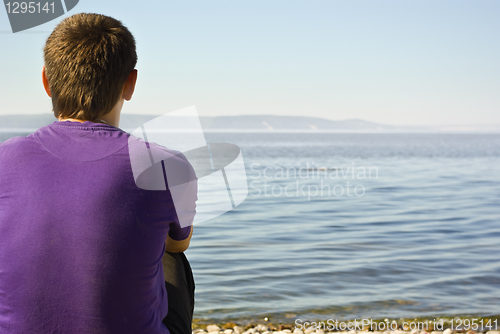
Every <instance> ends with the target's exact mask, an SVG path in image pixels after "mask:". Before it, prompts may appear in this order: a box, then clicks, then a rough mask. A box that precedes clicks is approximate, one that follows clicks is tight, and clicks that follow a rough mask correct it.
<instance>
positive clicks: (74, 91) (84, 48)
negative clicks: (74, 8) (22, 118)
mask: <svg viewBox="0 0 500 334" xmlns="http://www.w3.org/2000/svg"><path fill="white" fill-rule="evenodd" d="M43 55H44V62H45V73H46V75H47V79H48V82H49V87H50V91H51V95H52V108H53V111H54V115H55V116H56V117H58V118H59V117H65V118H76V119H82V120H91V121H93V120H96V119H98V118H100V117H102V116H104V115H105V114H107V113H109V112H110V111H111V110H112V109H113V107H114V106H115V104H116V102H117V101H118V99H119V98H120V95H121V93H122V89H123V85H124V84H125V82H126V80H127V78H128V76H129V74H130V72H131V71H133V70H134V68H135V65H136V63H137V53H136V50H135V40H134V37H133V36H132V34H131V33H130V31H129V30H128V29H127V28H126V27H125V26H123V24H122V23H121V22H120V21H118V20H115V19H114V18H111V17H109V16H104V15H100V14H91V13H80V14H75V15H73V16H70V17H68V18H66V19H64V20H63V21H62V22H61V23H59V24H58V25H57V27H56V28H55V29H54V31H53V32H52V33H51V34H50V36H49V38H48V39H47V42H46V43H45V47H44V49H43Z"/></svg>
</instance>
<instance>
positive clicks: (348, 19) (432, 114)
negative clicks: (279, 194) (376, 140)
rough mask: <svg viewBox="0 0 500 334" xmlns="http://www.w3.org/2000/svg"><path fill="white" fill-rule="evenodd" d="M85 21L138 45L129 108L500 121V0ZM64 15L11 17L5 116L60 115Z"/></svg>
mask: <svg viewBox="0 0 500 334" xmlns="http://www.w3.org/2000/svg"><path fill="white" fill-rule="evenodd" d="M77 12H96V13H102V14H106V15H110V16H113V17H115V18H117V19H120V20H121V21H122V22H123V23H124V24H125V25H126V26H128V27H129V29H130V30H131V31H132V33H133V34H134V35H135V37H136V40H137V46H138V55H139V62H138V64H137V68H138V70H139V81H138V86H137V90H136V94H135V96H134V98H133V99H132V101H130V102H128V103H127V104H126V105H125V107H124V112H125V113H144V114H163V113H166V112H168V111H172V110H175V109H178V108H182V107H185V106H189V105H193V104H194V105H196V106H197V108H198V111H199V113H200V115H202V116H216V115H241V114H274V115H307V116H317V117H324V118H329V119H333V120H339V119H346V118H360V119H365V120H369V121H375V122H381V123H387V124H406V125H437V124H451V125H457V124H467V125H473V124H500V43H499V41H500V19H499V18H500V1H493V0H492V1H482V0H469V1H462V0H447V1H441V0H391V1H386V0H345V1H334V0H328V1H319V0H318V1H316V0H302V1H295V0H245V1H242V0H219V1H214V0H198V1H189V0H182V1H180V0H178V1H171V0H167V1H142V2H140V1H126V0H121V1H115V0H112V1H96V0H80V3H79V4H78V5H77V6H76V7H75V8H74V9H73V10H72V11H71V12H70V13H69V14H67V15H66V16H68V15H71V14H74V13H77ZM61 19H62V18H59V19H56V20H55V21H52V22H49V23H46V24H44V25H42V26H39V27H36V28H33V29H31V30H29V31H28V32H26V33H17V34H12V33H10V32H9V31H10V26H9V24H8V20H7V15H6V12H5V10H3V9H0V31H2V33H0V41H1V47H0V50H1V51H0V73H1V75H0V77H1V80H0V91H1V99H0V114H15V113H50V112H51V105H50V100H49V99H48V97H46V96H45V95H44V94H45V93H44V91H43V89H42V86H41V80H40V70H41V67H42V65H43V60H42V47H43V44H44V42H45V39H46V38H47V36H48V34H49V33H50V31H51V30H52V28H53V27H54V26H55V24H57V22H59V21H60V20H61Z"/></svg>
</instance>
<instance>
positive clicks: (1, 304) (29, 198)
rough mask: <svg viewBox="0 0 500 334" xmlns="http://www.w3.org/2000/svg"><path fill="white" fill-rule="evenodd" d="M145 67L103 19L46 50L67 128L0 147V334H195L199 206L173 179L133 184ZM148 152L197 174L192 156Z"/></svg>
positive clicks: (80, 21) (58, 34)
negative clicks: (136, 102) (140, 72)
mask: <svg viewBox="0 0 500 334" xmlns="http://www.w3.org/2000/svg"><path fill="white" fill-rule="evenodd" d="M136 62H137V55H136V50H135V41H134V38H133V36H132V34H131V33H130V32H129V30H128V29H127V28H126V27H124V26H123V25H122V24H121V22H119V21H117V20H115V19H113V18H110V17H107V16H104V15H98V14H76V15H73V16H71V17H69V18H67V19H65V20H63V21H62V22H61V23H60V24H59V25H58V26H57V27H56V28H55V29H54V31H53V32H52V34H51V35H50V37H49V38H48V39H47V42H46V45H45V48H44V63H45V65H44V68H43V70H42V79H43V86H44V87H45V90H46V92H47V94H48V95H49V96H50V97H51V99H52V106H53V111H54V115H55V116H56V118H57V119H58V121H56V122H54V123H53V124H51V125H48V126H45V127H42V128H40V129H39V130H37V131H36V132H35V133H33V134H31V135H29V136H28V137H17V138H12V139H10V140H8V141H6V142H4V143H3V144H1V145H0V333H22V334H28V333H72V334H79V333H134V334H139V333H167V334H168V333H169V332H170V333H171V334H182V333H191V321H192V313H193V305H194V283H193V278H192V272H191V269H190V267H189V263H188V262H187V260H186V258H185V256H184V254H183V253H182V252H183V251H185V250H186V249H187V247H188V246H189V241H190V238H191V235H192V226H191V225H192V222H193V219H194V215H195V201H196V196H189V197H187V198H192V200H189V201H187V202H186V201H185V202H184V203H182V205H176V204H177V203H175V204H174V202H173V200H172V195H171V193H170V191H169V188H168V183H167V180H166V179H165V183H166V189H167V190H166V191H151V190H145V189H141V188H140V187H139V186H137V184H136V182H135V179H134V176H133V172H132V168H131V157H130V153H129V147H130V146H131V143H134V144H137V145H140V144H141V140H139V139H136V138H133V137H131V136H130V135H129V134H128V133H126V132H124V131H122V130H121V129H119V128H118V126H119V119H120V112H121V109H122V106H123V103H124V101H128V100H130V99H131V98H132V95H133V93H134V88H135V83H136V79H137V70H135V69H134V68H135V65H136ZM142 144H145V143H144V142H142ZM146 144H147V147H148V149H150V150H151V151H153V152H154V154H156V155H161V156H162V157H165V159H170V160H171V161H174V162H175V164H176V165H177V166H181V167H182V169H183V170H185V171H186V173H187V174H189V175H191V176H192V175H194V170H193V168H192V166H191V165H190V164H189V163H188V162H187V161H186V159H185V157H184V156H183V155H182V154H179V153H178V152H175V151H171V150H169V149H167V148H164V147H161V146H159V145H154V144H150V143H146ZM144 175H146V176H147V173H145V174H144ZM167 179H168V177H167ZM190 191H196V189H195V188H192V187H191V188H190ZM191 195H192V194H191ZM181 215H182V217H183V218H182V219H184V222H183V224H181V223H180V222H179V217H180V216H181ZM162 266H163V268H162ZM165 280H166V281H165Z"/></svg>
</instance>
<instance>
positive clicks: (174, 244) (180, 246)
mask: <svg viewBox="0 0 500 334" xmlns="http://www.w3.org/2000/svg"><path fill="white" fill-rule="evenodd" d="M192 235H193V226H191V232H190V233H189V236H188V237H187V238H186V239H184V240H179V241H178V240H174V239H172V238H170V236H167V241H166V242H165V252H169V253H182V252H184V251H185V250H186V249H188V247H189V242H190V241H191V236H192Z"/></svg>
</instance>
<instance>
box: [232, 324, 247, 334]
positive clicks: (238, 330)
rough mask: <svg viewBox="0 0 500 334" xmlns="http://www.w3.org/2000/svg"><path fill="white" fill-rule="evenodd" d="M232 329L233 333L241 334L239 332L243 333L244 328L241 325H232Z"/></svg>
mask: <svg viewBox="0 0 500 334" xmlns="http://www.w3.org/2000/svg"><path fill="white" fill-rule="evenodd" d="M233 331H234V334H241V333H243V332H244V331H245V330H244V329H243V327H240V326H234V327H233Z"/></svg>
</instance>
